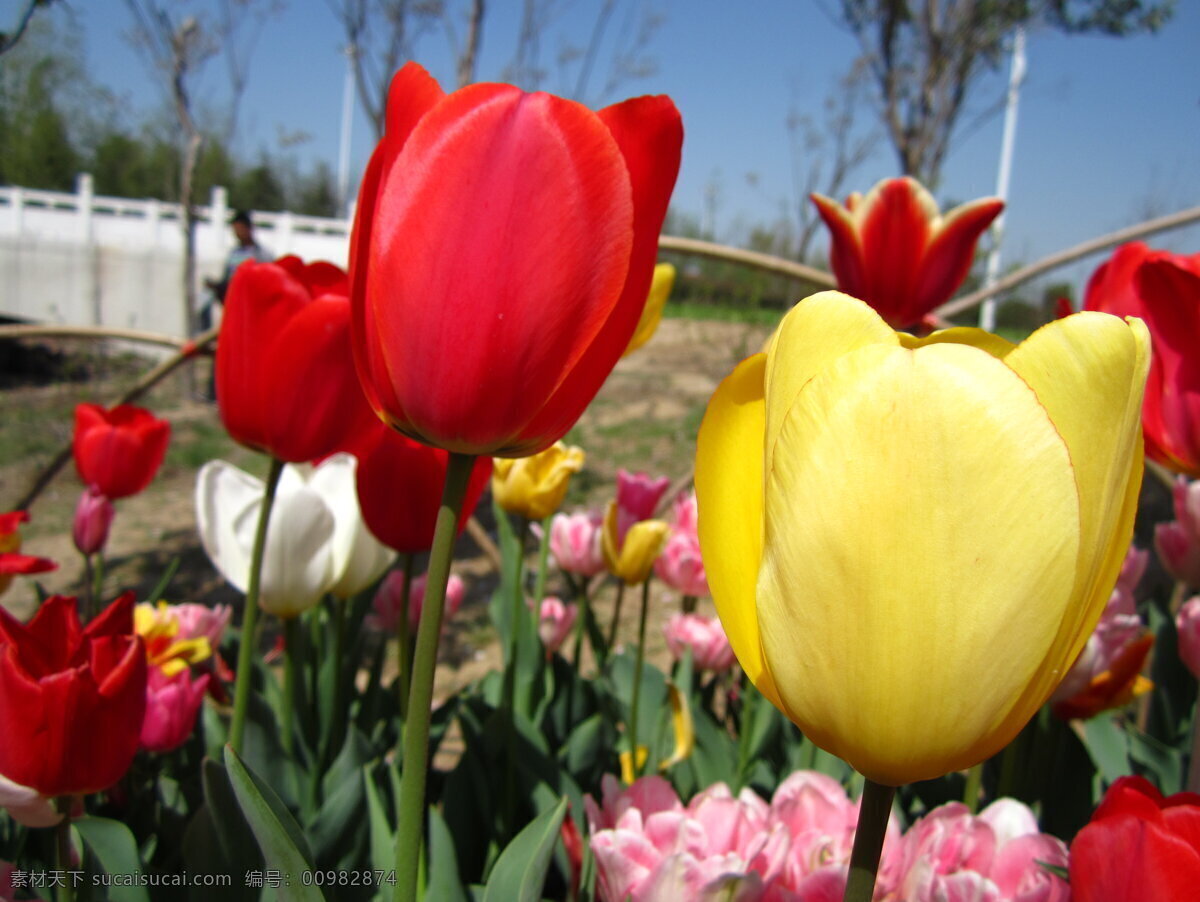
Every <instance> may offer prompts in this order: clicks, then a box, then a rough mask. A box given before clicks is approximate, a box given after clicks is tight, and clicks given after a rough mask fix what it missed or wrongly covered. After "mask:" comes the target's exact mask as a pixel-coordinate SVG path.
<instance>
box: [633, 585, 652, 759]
mask: <svg viewBox="0 0 1200 902" xmlns="http://www.w3.org/2000/svg"><path fill="white" fill-rule="evenodd" d="M649 607H650V580H649V579H647V580H646V581H645V582H644V583H642V610H641V613H640V614H639V615H638V647H637V658H636V659H635V660H634V665H633V700H632V701H631V702H630V705H629V754H630V755H632V756H633V757H632V758H631V759H630V760H631V763H632V765H633V767H632V770H633V778H634V779H635V780H636V779H637V778H638V777H639V776H641V772H642V768H641V765H640V764H639V763H638V742H637V739H638V702H639V701H640V700H641V697H642V666H643V664H644V663H645V660H646V611H647V610H648V609H649Z"/></svg>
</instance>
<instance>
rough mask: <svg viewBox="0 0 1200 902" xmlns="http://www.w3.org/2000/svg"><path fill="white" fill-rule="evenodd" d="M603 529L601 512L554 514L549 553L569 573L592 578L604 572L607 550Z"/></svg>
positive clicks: (551, 523)
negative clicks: (601, 535) (602, 545)
mask: <svg viewBox="0 0 1200 902" xmlns="http://www.w3.org/2000/svg"><path fill="white" fill-rule="evenodd" d="M603 528H604V514H603V513H602V512H601V511H596V510H591V511H579V512H577V513H574V514H555V515H554V519H552V520H551V521H550V553H551V554H553V555H554V559H555V560H556V561H558V566H559V568H561V569H562V570H563V571H564V572H566V573H574V574H575V575H576V576H583V577H592V576H595V575H596V574H597V573H601V572H603V571H604V551H603V550H602V549H601V547H600V533H601V531H602V530H603Z"/></svg>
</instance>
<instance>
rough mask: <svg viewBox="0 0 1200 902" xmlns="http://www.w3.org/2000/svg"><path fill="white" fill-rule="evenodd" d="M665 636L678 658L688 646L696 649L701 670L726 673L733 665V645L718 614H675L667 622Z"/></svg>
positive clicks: (695, 660) (694, 652)
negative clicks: (713, 615) (730, 643)
mask: <svg viewBox="0 0 1200 902" xmlns="http://www.w3.org/2000/svg"><path fill="white" fill-rule="evenodd" d="M663 635H664V636H665V637H666V640H667V648H668V649H670V651H671V657H673V658H674V659H675V660H676V661H678V660H679V659H680V658H682V657H683V653H684V652H685V651H687V650H688V649H691V652H692V663H694V664H695V665H696V667H697V669H699V670H711V671H713V672H715V673H724V672H725V671H727V670H729V668H731V667H732V666H733V662H734V660H735V659H734V655H733V648H731V647H730V645H729V638H728V637H727V636H726V635H725V628H724V627H722V626H721V620H720V618H718V617H703V616H701V615H700V614H672V615H671V617H670V618H669V619H668V620H667V622H666V623H664V624H663Z"/></svg>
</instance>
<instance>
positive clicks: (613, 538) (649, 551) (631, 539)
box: [600, 501, 671, 586]
mask: <svg viewBox="0 0 1200 902" xmlns="http://www.w3.org/2000/svg"><path fill="white" fill-rule="evenodd" d="M670 532H671V527H670V526H669V525H668V524H667V521H666V520H639V521H638V522H636V523H634V524H633V525H632V526H630V527H629V530H628V531H627V532H626V533H625V538H624V539H622V538H621V536H620V530H619V528H618V526H617V502H615V501H610V502H609V503H608V511H607V512H606V513H605V515H604V529H603V531H602V532H601V533H600V548H601V550H602V551H603V552H604V563H605V565H606V566H607V567H608V569H609V572H610V573H612V574H613V575H614V576H616V577H618V578H619V579H620V580H621V581H622V582H624V583H625V585H627V586H636V585H637V584H638V583H644V582H645V581H646V580H648V579H649V578H650V571H651V570H653V569H654V562H655V561H656V560H658V555H659V553H660V552H662V550H663V546H664V545H665V544H667V536H668V534H669V533H670Z"/></svg>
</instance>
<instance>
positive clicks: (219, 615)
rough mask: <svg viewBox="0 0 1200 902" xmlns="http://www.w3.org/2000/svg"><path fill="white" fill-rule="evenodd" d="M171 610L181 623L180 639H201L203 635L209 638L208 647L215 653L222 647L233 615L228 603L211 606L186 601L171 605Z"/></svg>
mask: <svg viewBox="0 0 1200 902" xmlns="http://www.w3.org/2000/svg"><path fill="white" fill-rule="evenodd" d="M169 610H170V612H171V614H172V615H173V616H174V618H175V619H176V621H178V623H179V636H178V638H179V639H180V640H184V639H199V638H200V637H201V636H203V637H204V638H205V639H207V640H208V647H209V648H211V649H212V650H213V652H214V653H215V652H216V650H217V649H218V648H220V647H221V639H222V638H223V637H224V635H225V627H227V626H229V620H230V618H231V617H232V616H233V608H232V607H230V606H229V605H227V604H219V605H214V606H213V607H209V606H208V605H204V604H195V603H193V602H184V603H183V604H176V605H171V607H170V609H169Z"/></svg>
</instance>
